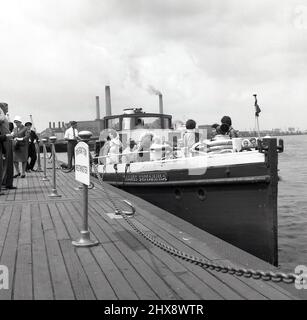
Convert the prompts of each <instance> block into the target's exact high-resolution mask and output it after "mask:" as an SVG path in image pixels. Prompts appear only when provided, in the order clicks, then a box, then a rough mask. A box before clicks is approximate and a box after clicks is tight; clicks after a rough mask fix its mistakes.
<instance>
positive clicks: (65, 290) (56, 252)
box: [40, 205, 75, 300]
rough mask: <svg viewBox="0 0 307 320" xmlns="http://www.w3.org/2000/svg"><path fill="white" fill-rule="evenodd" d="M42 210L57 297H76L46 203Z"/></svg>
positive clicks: (50, 266)
mask: <svg viewBox="0 0 307 320" xmlns="http://www.w3.org/2000/svg"><path fill="white" fill-rule="evenodd" d="M40 210H41V217H42V223H43V230H44V237H45V244H46V248H47V257H48V262H49V268H50V273H51V279H52V285H53V289H54V295H55V299H57V300H62V299H68V300H70V299H74V298H75V296H74V292H73V289H72V286H71V282H70V279H69V276H68V273H67V270H66V266H65V263H64V259H63V256H62V252H61V249H60V246H59V243H58V241H57V239H56V233H55V230H54V228H53V224H52V221H51V217H50V215H49V211H48V208H47V207H46V206H45V205H40Z"/></svg>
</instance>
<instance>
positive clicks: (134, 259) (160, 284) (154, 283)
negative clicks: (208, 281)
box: [96, 214, 179, 299]
mask: <svg viewBox="0 0 307 320" xmlns="http://www.w3.org/2000/svg"><path fill="white" fill-rule="evenodd" d="M103 218H105V217H103V216H100V215H99V216H98V215H97V214H96V219H97V220H96V221H100V222H101V219H103ZM109 220H110V219H109ZM104 231H105V232H106V233H107V234H108V236H109V230H104ZM113 233H114V230H112V231H111V234H113ZM117 234H118V235H119V232H117ZM114 244H115V246H116V247H117V248H118V249H119V250H120V252H121V254H122V255H124V256H125V257H126V259H127V260H129V261H130V263H131V264H132V265H133V266H134V268H135V269H136V270H137V271H138V273H139V274H140V275H141V276H142V278H143V279H145V281H146V282H147V283H148V284H149V286H150V287H151V289H152V290H153V291H154V292H155V293H156V294H157V295H158V296H159V298H160V299H178V298H179V296H178V295H177V294H176V293H175V292H174V291H173V290H172V289H171V288H169V286H168V285H167V284H166V283H165V282H164V280H163V279H162V278H161V277H160V276H159V275H158V274H156V273H155V271H154V270H153V269H152V268H151V266H149V265H148V264H146V263H145V262H144V260H143V259H142V258H141V257H140V256H139V255H138V254H137V253H136V252H135V251H134V250H131V248H130V247H129V246H128V245H127V244H126V243H125V242H124V241H116V242H114Z"/></svg>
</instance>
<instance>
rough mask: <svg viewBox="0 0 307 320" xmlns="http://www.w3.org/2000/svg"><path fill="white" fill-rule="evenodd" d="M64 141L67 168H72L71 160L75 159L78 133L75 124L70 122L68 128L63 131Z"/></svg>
mask: <svg viewBox="0 0 307 320" xmlns="http://www.w3.org/2000/svg"><path fill="white" fill-rule="evenodd" d="M64 139H65V140H66V141H67V158H68V159H67V160H68V164H67V168H68V169H72V168H73V164H72V163H73V159H74V158H75V146H76V145H77V143H78V140H79V132H78V130H77V122H76V121H71V122H70V127H69V128H68V129H67V130H66V131H65V135H64Z"/></svg>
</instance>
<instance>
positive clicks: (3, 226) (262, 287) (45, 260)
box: [0, 170, 306, 300]
mask: <svg viewBox="0 0 307 320" xmlns="http://www.w3.org/2000/svg"><path fill="white" fill-rule="evenodd" d="M48 175H49V176H51V170H48ZM41 177H42V174H41V173H30V174H28V175H27V177H26V179H20V178H18V179H16V181H15V183H16V184H17V186H18V189H17V190H10V191H4V192H5V193H6V194H5V195H2V196H0V265H6V266H7V267H8V269H9V272H10V274H9V284H10V285H9V289H8V290H4V289H2V290H0V300H1V299H108V300H113V299H119V300H123V299H125V300H130V299H131V300H138V299H141V300H148V299H151V300H169V299H182V300H187V299H201V300H207V299H214V300H215V299H296V298H297V297H299V295H298V294H297V291H298V290H296V289H294V285H293V284H292V285H288V286H279V285H277V284H274V283H272V282H268V283H267V282H263V281H259V280H252V279H246V278H243V277H236V276H232V275H228V274H223V273H218V272H214V271H207V270H204V269H202V268H200V267H198V266H194V265H192V264H190V263H189V262H186V261H182V260H180V259H178V258H175V257H173V256H171V255H169V254H167V253H166V252H164V251H162V250H160V249H159V248H157V247H155V246H154V245H152V244H151V243H149V242H147V241H146V240H145V239H143V238H142V237H140V236H139V235H137V234H136V232H135V231H133V230H132V229H131V227H130V226H129V225H128V224H127V223H126V221H125V220H124V219H122V218H119V219H114V218H113V217H112V216H111V215H108V213H112V212H113V208H112V207H111V204H110V203H108V202H107V200H106V198H105V196H104V194H103V192H102V190H101V188H100V186H99V185H98V183H95V189H93V190H90V191H89V199H90V204H89V209H90V215H89V225H90V230H91V236H92V238H93V239H96V240H98V241H99V242H100V245H99V246H96V247H92V248H75V247H74V246H72V244H71V241H72V240H76V239H78V238H79V236H80V234H79V228H80V226H81V221H82V201H81V198H82V191H76V190H75V189H74V188H76V187H77V186H78V183H77V182H75V180H74V174H73V173H70V174H64V173H63V172H61V171H60V170H57V177H58V193H59V194H61V195H62V197H61V198H58V199H50V198H49V197H48V194H49V193H50V191H51V183H50V182H43V181H41ZM108 189H109V190H110V192H111V194H112V195H113V197H114V198H115V199H116V201H117V203H118V204H119V205H120V206H122V208H125V209H127V208H126V207H125V206H124V205H122V204H121V200H122V199H123V197H124V198H125V199H128V200H130V201H131V202H132V203H133V204H134V205H135V207H136V208H137V214H136V215H135V217H133V218H131V219H132V220H131V221H133V222H134V223H135V224H136V225H137V226H138V227H139V228H140V229H141V230H144V231H146V232H148V233H149V234H151V235H154V236H156V237H157V240H159V241H162V242H165V243H167V244H169V245H171V246H173V247H175V248H177V249H179V250H182V251H184V252H186V253H188V254H192V255H195V256H198V257H205V258H208V259H212V260H219V262H220V263H225V264H229V263H230V264H233V265H235V266H239V265H241V266H242V265H244V266H245V267H246V266H248V267H252V268H254V269H257V268H259V267H264V268H268V267H269V266H268V265H267V264H266V263H264V262H262V261H260V260H258V259H256V258H254V257H252V256H250V255H248V254H247V253H245V252H243V251H241V250H239V249H237V248H234V247H232V246H231V245H228V244H226V243H225V242H223V241H221V240H219V239H217V238H215V237H213V236H211V235H209V234H208V233H206V232H204V231H202V230H200V229H198V228H196V227H194V226H192V225H190V224H188V223H187V222H184V221H183V220H181V219H179V218H177V217H174V216H173V215H171V214H169V213H168V212H166V211H163V210H161V209H159V208H157V207H154V206H153V205H151V204H149V203H147V202H145V201H143V200H140V199H138V198H136V197H134V196H132V195H129V194H127V193H124V192H123V191H120V190H117V189H115V188H113V187H108ZM232 257H234V258H235V259H236V262H235V263H233V262H230V261H229V259H231V258H232ZM240 260H244V261H245V262H244V263H242V262H240ZM232 261H233V260H232ZM238 261H239V262H238ZM255 264H256V265H255ZM271 269H272V268H271ZM290 287H291V288H290ZM288 288H290V289H289V290H288ZM305 291H306V290H305Z"/></svg>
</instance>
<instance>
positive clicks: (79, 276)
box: [60, 240, 96, 300]
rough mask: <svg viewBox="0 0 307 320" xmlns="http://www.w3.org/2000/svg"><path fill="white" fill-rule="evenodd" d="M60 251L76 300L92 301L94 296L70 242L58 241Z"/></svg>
mask: <svg viewBox="0 0 307 320" xmlns="http://www.w3.org/2000/svg"><path fill="white" fill-rule="evenodd" d="M60 246H61V250H62V253H63V257H64V260H65V264H66V268H67V270H68V273H69V277H70V280H71V283H72V286H73V290H74V293H75V296H76V299H78V300H94V299H96V297H95V294H94V292H93V290H92V288H91V285H90V283H89V281H88V279H87V276H86V274H85V272H84V270H83V267H82V265H81V263H80V261H79V259H78V256H77V255H76V253H75V250H74V247H73V245H72V244H71V241H70V240H61V241H60Z"/></svg>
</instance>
